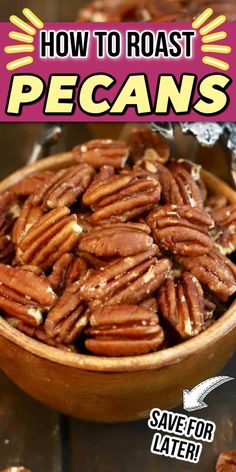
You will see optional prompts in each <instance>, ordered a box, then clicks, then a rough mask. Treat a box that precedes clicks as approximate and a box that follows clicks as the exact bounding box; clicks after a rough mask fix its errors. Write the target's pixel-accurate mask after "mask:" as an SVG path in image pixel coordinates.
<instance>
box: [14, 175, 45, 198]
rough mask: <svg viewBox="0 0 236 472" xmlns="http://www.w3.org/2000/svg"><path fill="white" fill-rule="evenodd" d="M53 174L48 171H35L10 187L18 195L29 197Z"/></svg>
mask: <svg viewBox="0 0 236 472" xmlns="http://www.w3.org/2000/svg"><path fill="white" fill-rule="evenodd" d="M53 175H54V173H53V172H50V171H44V172H35V173H34V174H30V175H27V177H25V178H24V179H22V180H20V181H19V182H17V183H16V184H15V185H13V186H12V187H11V190H12V191H13V192H15V193H16V194H17V195H18V196H19V197H29V196H30V195H31V194H32V193H34V192H35V191H36V190H37V189H38V188H40V187H41V185H42V184H43V183H44V182H45V181H46V180H48V179H50V178H51V177H52V176H53Z"/></svg>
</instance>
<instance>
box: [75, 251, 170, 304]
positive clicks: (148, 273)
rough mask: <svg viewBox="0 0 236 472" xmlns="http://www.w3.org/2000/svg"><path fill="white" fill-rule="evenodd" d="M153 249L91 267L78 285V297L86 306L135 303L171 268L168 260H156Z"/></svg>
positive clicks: (149, 293) (161, 281) (145, 295)
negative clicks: (95, 267) (97, 266)
mask: <svg viewBox="0 0 236 472" xmlns="http://www.w3.org/2000/svg"><path fill="white" fill-rule="evenodd" d="M155 252H156V249H155V247H152V248H151V249H149V250H148V251H145V252H143V253H140V254H137V255H135V256H132V257H125V258H122V259H117V260H115V261H114V262H111V263H108V264H107V265H106V266H105V267H101V268H100V269H98V270H95V271H94V272H92V273H91V275H90V276H89V277H88V278H87V279H86V280H85V282H84V283H83V284H82V286H81V297H82V298H83V299H84V300H85V301H87V302H88V303H89V305H90V306H93V307H94V306H96V305H99V304H101V303H103V304H106V305H107V304H109V305H111V304H117V303H131V304H132V303H134V304H136V303H139V302H141V301H142V300H143V299H145V298H147V297H148V296H149V295H151V294H152V293H153V292H154V291H155V290H156V289H157V288H158V287H160V285H161V284H162V283H163V281H164V280H165V278H166V276H167V275H168V272H169V270H170V268H171V262H170V261H169V260H168V259H160V260H157V259H156V258H155V257H153V256H154V255H155Z"/></svg>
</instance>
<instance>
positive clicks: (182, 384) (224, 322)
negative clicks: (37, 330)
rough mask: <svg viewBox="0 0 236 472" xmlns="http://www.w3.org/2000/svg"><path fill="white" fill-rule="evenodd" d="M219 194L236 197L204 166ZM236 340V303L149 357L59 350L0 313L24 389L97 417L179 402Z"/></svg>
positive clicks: (15, 375)
mask: <svg viewBox="0 0 236 472" xmlns="http://www.w3.org/2000/svg"><path fill="white" fill-rule="evenodd" d="M72 162H73V161H72V155H71V153H67V154H62V155H57V156H54V157H51V158H48V159H45V160H43V161H40V162H38V163H36V164H34V165H33V166H29V167H25V168H23V169H21V170H20V171H18V172H16V173H15V174H13V175H11V176H10V177H8V178H7V179H5V180H4V181H2V182H1V183H0V191H3V190H6V189H7V188H8V187H9V186H10V185H12V184H13V183H15V182H17V181H19V180H20V179H22V178H23V177H25V176H26V175H28V174H30V173H31V172H32V171H37V170H46V169H47V170H49V169H51V170H55V169H59V168H61V167H63V166H64V167H65V166H70V165H71V164H72ZM202 176H203V179H204V180H205V182H206V184H207V186H208V188H209V189H210V190H212V191H213V193H216V192H217V193H220V194H222V195H225V196H226V197H227V198H228V199H229V200H230V201H231V202H236V193H235V192H234V191H233V190H232V189H231V188H230V187H228V186H227V185H226V184H225V183H223V182H222V181H220V180H219V179H217V178H216V177H214V176H213V175H211V174H209V173H207V172H205V171H203V173H202ZM235 344H236V304H235V303H233V305H232V306H231V307H230V308H229V309H228V310H227V311H226V313H225V314H224V315H223V316H222V317H221V318H220V319H219V320H218V321H217V322H216V323H214V324H213V325H212V326H211V327H210V328H208V329H207V330H206V331H204V332H203V333H201V334H200V335H198V336H196V337H195V338H193V339H190V340H188V341H186V342H184V343H182V344H179V345H177V346H174V347H171V348H169V349H166V350H163V351H160V352H155V353H151V354H147V355H143V356H134V357H125V358H105V357H95V356H89V355H82V354H74V353H67V352H63V351H60V350H58V349H56V348H53V347H49V346H47V345H44V344H42V343H40V342H38V341H36V340H33V339H31V338H29V337H27V336H26V335H24V334H22V333H20V332H19V331H17V330H16V329H15V328H13V327H12V326H10V325H9V324H8V323H7V322H6V321H5V320H4V319H3V318H1V317H0V366H1V368H2V370H3V371H4V372H5V373H6V374H7V375H8V376H9V377H10V378H11V379H12V380H13V381H14V382H15V383H16V384H17V385H19V386H20V387H21V388H22V389H23V390H25V391H26V392H27V393H29V394H30V395H32V396H33V397H34V398H36V399H38V400H39V401H41V402H42V403H45V404H46V405H48V406H50V407H52V408H54V409H55V410H58V411H61V412H63V413H66V414H69V415H72V416H75V417H77V418H82V419H86V420H93V421H103V422H118V421H130V420H137V419H140V418H145V417H147V416H148V413H149V411H150V409H151V408H154V407H159V408H165V409H168V408H173V407H175V406H177V405H178V404H179V403H181V400H182V392H183V389H184V388H192V387H193V386H194V385H196V384H197V383H198V382H201V381H202V380H204V379H207V378H208V377H211V376H214V375H216V374H217V373H218V372H219V371H220V370H221V369H222V368H223V367H224V365H225V364H226V362H227V361H228V359H229V358H230V356H231V355H232V354H233V352H234V349H235Z"/></svg>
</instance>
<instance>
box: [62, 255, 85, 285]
mask: <svg viewBox="0 0 236 472" xmlns="http://www.w3.org/2000/svg"><path fill="white" fill-rule="evenodd" d="M88 268H89V266H88V262H87V261H86V259H85V258H84V257H82V256H76V257H75V258H74V260H73V261H72V263H71V264H70V267H69V270H68V273H67V277H66V286H68V285H71V284H73V283H74V282H76V281H78V280H80V279H81V277H84V276H85V275H86V273H87V271H88Z"/></svg>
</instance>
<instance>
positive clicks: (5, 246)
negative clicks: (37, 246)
mask: <svg viewBox="0 0 236 472" xmlns="http://www.w3.org/2000/svg"><path fill="white" fill-rule="evenodd" d="M14 251H15V246H14V244H13V242H12V241H11V236H10V235H9V234H7V235H6V236H0V261H1V262H5V263H8V262H10V261H11V259H12V257H13V256H14Z"/></svg>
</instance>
